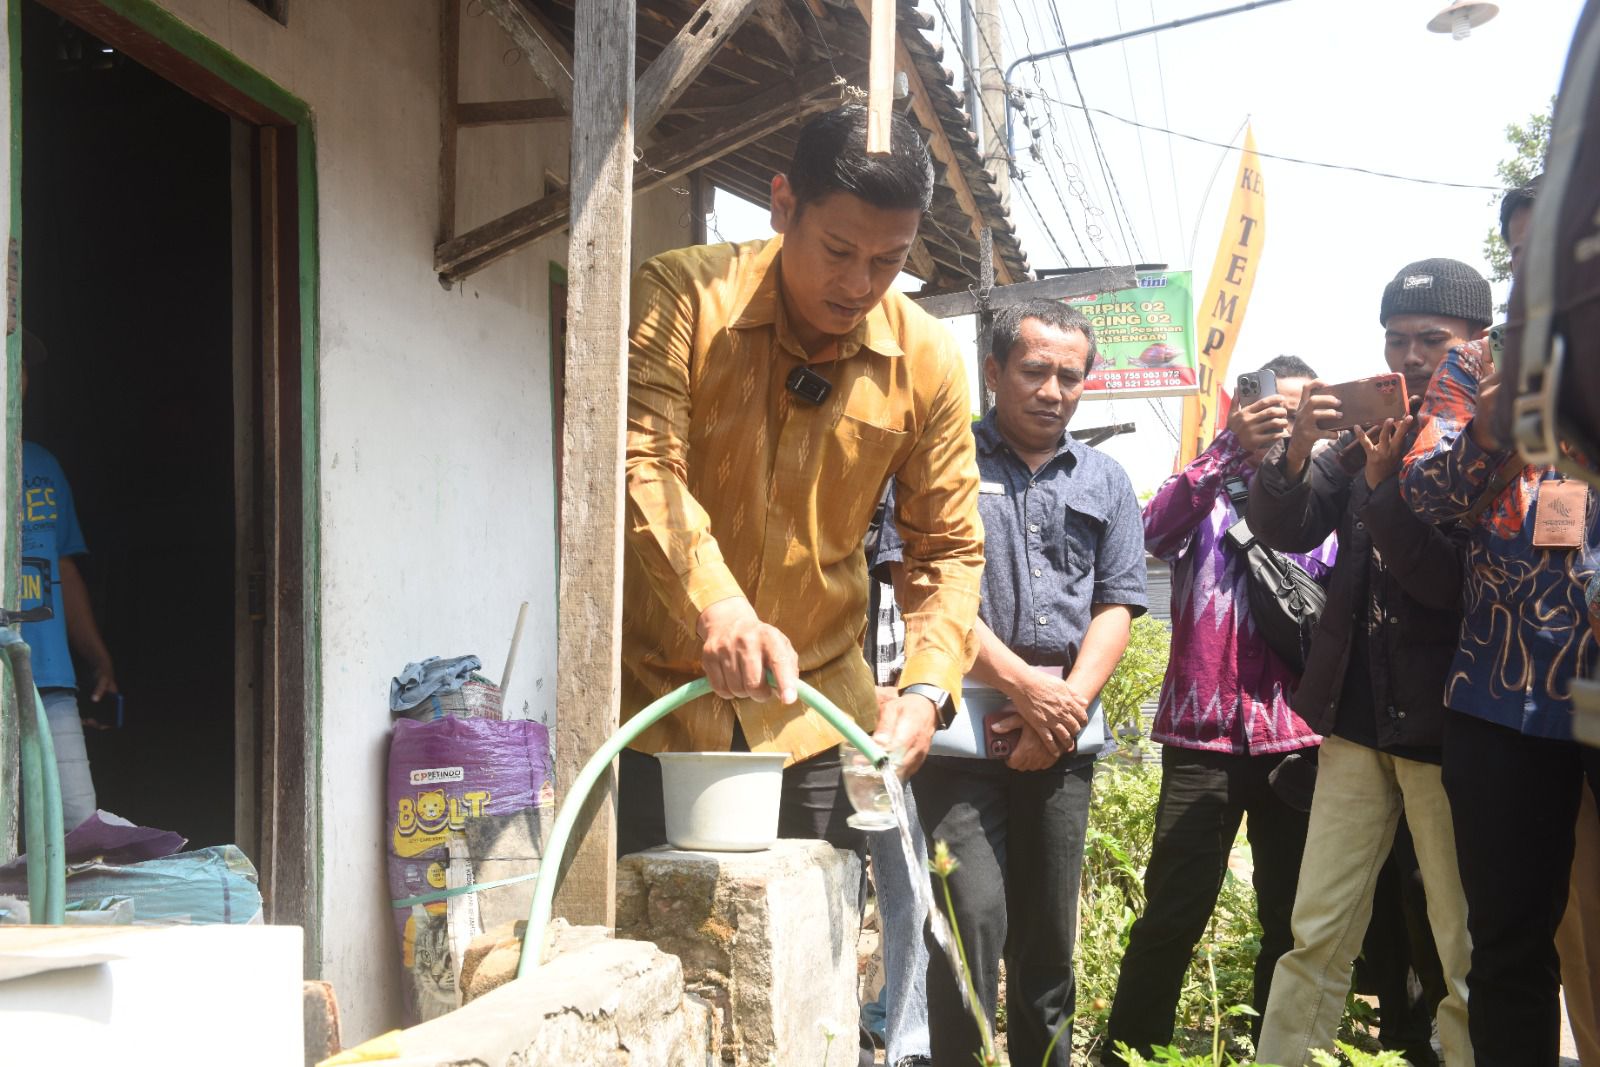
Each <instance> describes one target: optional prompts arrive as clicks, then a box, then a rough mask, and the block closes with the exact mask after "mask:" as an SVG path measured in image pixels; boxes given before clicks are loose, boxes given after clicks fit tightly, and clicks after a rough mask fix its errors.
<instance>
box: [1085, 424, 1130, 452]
mask: <svg viewBox="0 0 1600 1067" xmlns="http://www.w3.org/2000/svg"><path fill="white" fill-rule="evenodd" d="M1138 432H1139V424H1138V423H1136V422H1114V423H1112V424H1111V425H1109V426H1090V427H1087V428H1085V429H1082V430H1072V431H1071V433H1072V437H1073V440H1075V441H1082V442H1083V443H1084V444H1086V445H1088V446H1089V447H1090V448H1096V447H1098V446H1100V445H1103V444H1105V443H1106V442H1107V441H1109V440H1111V439H1112V438H1113V437H1120V436H1122V435H1123V434H1125V433H1138Z"/></svg>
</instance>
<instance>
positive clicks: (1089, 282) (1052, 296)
mask: <svg viewBox="0 0 1600 1067" xmlns="http://www.w3.org/2000/svg"><path fill="white" fill-rule="evenodd" d="M1138 284H1139V279H1138V276H1137V275H1135V274H1134V271H1133V268H1132V267H1103V268H1101V269H1100V270H1090V271H1084V272H1082V273H1081V274H1061V275H1058V276H1056V277H1054V278H1044V279H1042V280H1040V281H1036V282H1017V283H1016V284H1014V285H997V286H995V287H994V288H993V289H991V290H989V299H988V307H989V310H991V311H999V310H1000V309H1001V308H1004V307H1012V306H1014V305H1017V304H1021V303H1023V302H1025V301H1028V300H1071V299H1073V298H1074V297H1080V296H1091V295H1093V294H1095V293H1112V292H1115V291H1117V290H1118V289H1132V288H1133V287H1134V286H1136V285H1138ZM917 306H918V307H920V308H922V310H923V311H926V312H927V313H928V314H930V315H932V316H933V317H934V318H936V319H952V318H955V317H957V316H959V315H976V314H977V313H978V312H979V310H981V308H980V304H979V301H978V296H977V294H976V293H973V292H970V291H967V290H962V291H960V292H955V293H939V294H937V295H935V296H925V297H922V298H921V299H919V300H918V301H917Z"/></svg>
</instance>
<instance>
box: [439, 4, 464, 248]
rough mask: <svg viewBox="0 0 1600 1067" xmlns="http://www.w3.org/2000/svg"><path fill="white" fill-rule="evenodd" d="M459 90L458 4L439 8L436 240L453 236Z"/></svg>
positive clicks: (459, 33)
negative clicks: (437, 208)
mask: <svg viewBox="0 0 1600 1067" xmlns="http://www.w3.org/2000/svg"><path fill="white" fill-rule="evenodd" d="M460 92H461V3H460V0H445V2H444V6H443V7H442V8H440V11H439V243H441V244H442V243H444V242H445V241H448V240H450V238H452V237H454V236H455V235H456V127H457V124H458V122H459V117H458V115H457V111H456V104H457V100H458V98H459V96H460Z"/></svg>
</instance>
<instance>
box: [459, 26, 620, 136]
mask: <svg viewBox="0 0 1600 1067" xmlns="http://www.w3.org/2000/svg"><path fill="white" fill-rule="evenodd" d="M481 3H482V4H483V7H484V10H486V11H488V12H489V14H491V15H493V16H494V17H495V21H497V22H499V23H500V26H501V28H502V29H504V30H505V31H506V34H507V36H509V37H510V38H511V42H512V43H513V44H515V45H516V46H517V48H518V49H520V50H521V52H522V55H523V58H525V59H526V60H527V61H528V65H529V66H531V67H532V68H533V73H534V74H536V75H537V76H538V78H539V80H540V81H541V82H543V83H544V85H545V88H547V89H549V90H550V94H551V95H552V96H554V97H555V98H556V99H557V100H559V101H561V106H562V107H564V108H566V110H567V111H568V112H571V111H572V63H573V60H572V54H571V53H570V52H568V51H567V49H566V46H565V45H563V44H562V43H561V38H560V37H558V36H556V32H555V27H554V26H552V25H551V24H550V23H549V21H548V20H547V19H546V18H545V17H544V16H543V15H542V14H540V13H539V11H538V10H537V9H535V8H533V7H531V6H529V5H528V4H527V3H525V2H524V0H481ZM583 6H584V4H579V5H578V7H579V8H580V9H581V8H582V7H583ZM629 22H630V24H631V23H632V16H631V15H630V16H629Z"/></svg>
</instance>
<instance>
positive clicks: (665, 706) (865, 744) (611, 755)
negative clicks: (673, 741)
mask: <svg viewBox="0 0 1600 1067" xmlns="http://www.w3.org/2000/svg"><path fill="white" fill-rule="evenodd" d="M768 680H769V681H770V680H771V679H770V677H769V679H768ZM709 692H711V683H710V682H708V681H707V680H706V679H704V678H701V679H699V680H697V681H693V682H690V683H689V684H688V685H685V686H681V687H679V688H677V689H674V690H673V691H672V692H670V693H668V694H667V695H666V696H664V697H662V698H661V699H660V700H657V701H656V702H655V703H653V704H651V705H650V706H649V707H647V708H645V709H644V710H643V711H641V712H639V714H637V715H635V716H634V717H633V718H631V719H629V720H628V721H627V722H625V723H623V724H622V728H621V729H619V730H618V731H617V732H616V733H614V734H612V735H611V736H610V737H609V738H607V739H606V742H605V744H603V745H601V746H600V750H599V751H598V752H596V753H595V754H594V755H593V756H592V757H591V758H590V759H589V762H588V763H585V764H584V765H583V770H581V771H579V772H578V777H577V778H576V779H575V780H574V781H573V783H572V788H571V789H569V790H568V791H567V797H566V800H565V802H564V803H562V805H561V810H560V811H559V812H557V813H556V821H555V825H554V826H552V827H551V828H550V840H549V841H548V842H547V843H546V845H545V849H544V862H543V863H542V864H541V865H540V867H539V880H538V881H537V882H536V883H535V884H534V890H533V906H532V907H531V908H529V910H528V926H527V929H526V930H524V931H523V934H522V958H521V960H519V961H518V963H517V977H518V978H522V977H524V976H525V975H527V973H528V972H529V971H530V970H532V969H533V968H534V967H536V966H538V964H539V962H542V961H540V960H534V958H533V957H535V956H539V957H542V956H543V955H544V932H545V927H547V926H548V925H549V924H550V910H551V907H552V905H553V904H554V902H555V896H556V885H557V883H559V882H560V880H561V875H560V871H561V865H562V860H563V859H564V858H565V857H566V853H567V838H569V837H571V836H572V828H573V826H574V825H575V824H576V823H577V821H578V813H579V812H580V811H581V810H582V808H583V802H584V800H585V798H587V797H588V795H589V791H590V790H591V789H593V788H594V785H595V783H596V782H598V781H599V780H600V776H601V775H602V774H604V773H605V772H606V770H607V769H608V768H609V767H610V766H611V761H612V760H614V759H616V758H617V756H618V754H619V753H621V752H622V750H623V749H624V748H627V747H628V744H629V743H630V742H631V741H633V739H634V738H636V737H638V736H639V735H640V734H642V733H643V732H644V731H645V728H646V727H648V726H651V725H652V724H654V723H655V722H656V721H657V720H659V719H662V718H664V717H666V716H668V715H670V714H672V713H673V712H674V711H677V710H678V709H679V708H680V707H682V706H683V705H685V704H687V703H688V702H689V701H691V700H695V699H698V698H699V697H703V696H705V695H706V694H707V693H709ZM796 692H797V693H798V695H799V697H800V700H801V702H802V703H804V704H805V705H806V706H807V707H809V708H811V709H812V710H813V711H815V712H817V713H818V714H819V715H821V716H822V717H823V718H824V719H827V720H828V722H829V724H831V725H832V726H833V728H834V729H835V730H838V731H839V732H840V733H841V734H843V735H844V737H845V740H846V741H849V742H850V743H851V744H852V745H854V746H855V747H856V748H858V749H860V750H861V751H862V753H863V754H865V755H866V757H867V758H868V759H869V760H871V761H872V764H873V766H875V767H882V766H883V765H884V764H886V763H888V762H889V754H888V753H887V752H885V751H884V750H883V749H882V748H881V747H879V745H878V744H877V742H875V741H873V740H872V738H871V737H870V736H868V734H867V732H866V731H865V730H863V729H862V728H861V727H860V726H858V725H856V721H855V720H854V719H852V718H851V717H850V716H848V715H846V714H845V713H844V712H843V711H841V710H839V707H838V705H836V704H835V703H834V702H833V701H831V700H829V699H828V698H827V697H825V696H823V695H822V694H821V693H819V692H817V690H816V689H814V688H813V687H812V686H810V685H807V684H806V683H805V682H800V683H799V684H798V685H797V686H796ZM529 946H532V951H530V950H529Z"/></svg>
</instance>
